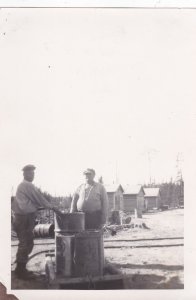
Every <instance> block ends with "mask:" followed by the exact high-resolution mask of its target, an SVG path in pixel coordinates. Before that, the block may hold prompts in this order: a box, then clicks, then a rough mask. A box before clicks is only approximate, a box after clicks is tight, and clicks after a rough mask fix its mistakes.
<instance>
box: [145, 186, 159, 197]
mask: <svg viewBox="0 0 196 300" xmlns="http://www.w3.org/2000/svg"><path fill="white" fill-rule="evenodd" d="M159 191H160V189H159V188H144V192H145V197H157V196H158V195H159Z"/></svg>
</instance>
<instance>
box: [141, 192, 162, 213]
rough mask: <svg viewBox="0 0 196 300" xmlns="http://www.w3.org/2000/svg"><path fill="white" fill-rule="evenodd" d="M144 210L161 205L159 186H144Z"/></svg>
mask: <svg viewBox="0 0 196 300" xmlns="http://www.w3.org/2000/svg"><path fill="white" fill-rule="evenodd" d="M144 192H145V196H144V199H145V206H146V210H150V209H153V208H157V209H159V208H160V207H161V194H160V189H159V188H150V187H149V188H144Z"/></svg>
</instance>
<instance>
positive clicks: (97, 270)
mask: <svg viewBox="0 0 196 300" xmlns="http://www.w3.org/2000/svg"><path fill="white" fill-rule="evenodd" d="M74 263H75V265H74V268H75V272H74V274H75V276H76V277H83V276H89V277H91V276H99V275H100V276H101V275H103V269H104V245H103V233H102V231H101V230H88V231H84V232H81V233H78V234H76V235H75V247H74Z"/></svg>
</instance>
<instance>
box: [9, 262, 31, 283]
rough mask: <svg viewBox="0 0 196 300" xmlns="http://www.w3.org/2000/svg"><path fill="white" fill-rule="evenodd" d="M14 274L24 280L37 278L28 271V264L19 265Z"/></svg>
mask: <svg viewBox="0 0 196 300" xmlns="http://www.w3.org/2000/svg"><path fill="white" fill-rule="evenodd" d="M14 273H15V275H16V277H17V278H19V279H23V280H29V279H33V278H35V275H34V274H33V272H30V271H28V270H27V269H26V263H18V264H17V267H16V269H15V271H14Z"/></svg>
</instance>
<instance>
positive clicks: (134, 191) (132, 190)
mask: <svg viewBox="0 0 196 300" xmlns="http://www.w3.org/2000/svg"><path fill="white" fill-rule="evenodd" d="M123 189H124V193H123V210H124V211H125V212H131V213H133V212H134V211H135V209H137V210H138V211H140V212H143V211H145V201H144V195H145V192H144V189H143V187H142V186H141V185H139V184H137V185H126V186H123Z"/></svg>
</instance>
